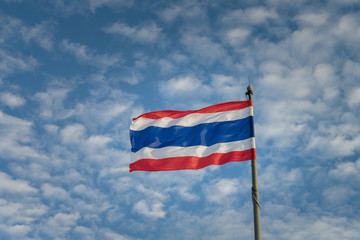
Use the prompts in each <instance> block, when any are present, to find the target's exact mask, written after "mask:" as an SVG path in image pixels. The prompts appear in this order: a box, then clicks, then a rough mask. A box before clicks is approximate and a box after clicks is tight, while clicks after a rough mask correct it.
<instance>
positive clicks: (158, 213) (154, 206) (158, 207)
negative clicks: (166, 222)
mask: <svg viewBox="0 0 360 240" xmlns="http://www.w3.org/2000/svg"><path fill="white" fill-rule="evenodd" d="M163 207H164V204H163V203H162V202H160V201H154V202H153V203H151V204H148V203H147V202H146V201H145V200H140V201H138V202H137V203H136V204H135V205H134V211H135V212H137V213H139V214H141V215H144V216H146V217H149V218H154V219H157V218H164V217H165V215H166V212H165V211H164V210H163Z"/></svg>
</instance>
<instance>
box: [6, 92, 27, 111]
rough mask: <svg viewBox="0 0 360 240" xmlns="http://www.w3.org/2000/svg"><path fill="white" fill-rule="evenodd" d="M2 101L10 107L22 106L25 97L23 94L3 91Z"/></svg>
mask: <svg viewBox="0 0 360 240" xmlns="http://www.w3.org/2000/svg"><path fill="white" fill-rule="evenodd" d="M0 99H1V101H2V102H3V103H4V104H5V105H7V106H9V107H10V108H16V107H20V106H22V105H24V104H25V99H24V98H22V97H21V96H17V95H14V94H12V93H9V92H3V93H1V94H0Z"/></svg>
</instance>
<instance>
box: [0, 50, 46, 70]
mask: <svg viewBox="0 0 360 240" xmlns="http://www.w3.org/2000/svg"><path fill="white" fill-rule="evenodd" d="M38 65H39V63H38V61H37V60H36V59H35V58H33V57H24V56H22V55H21V54H12V53H8V52H6V51H4V50H0V74H1V75H3V74H11V73H13V72H15V71H32V70H34V69H35V67H37V66H38ZM1 75H0V76H1Z"/></svg>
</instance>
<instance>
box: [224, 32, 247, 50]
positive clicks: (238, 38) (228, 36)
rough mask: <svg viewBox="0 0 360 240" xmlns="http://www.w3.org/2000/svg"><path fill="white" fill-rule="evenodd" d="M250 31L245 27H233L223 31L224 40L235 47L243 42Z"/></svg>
mask: <svg viewBox="0 0 360 240" xmlns="http://www.w3.org/2000/svg"><path fill="white" fill-rule="evenodd" d="M250 34H251V31H250V30H249V29H247V28H234V29H231V30H228V31H226V32H225V40H226V41H227V42H229V43H230V45H232V46H234V47H236V46H238V45H241V44H243V43H244V41H245V40H246V39H247V37H248V36H249V35H250Z"/></svg>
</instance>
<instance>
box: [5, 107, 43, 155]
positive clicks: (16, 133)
mask: <svg viewBox="0 0 360 240" xmlns="http://www.w3.org/2000/svg"><path fill="white" fill-rule="evenodd" d="M33 134H34V133H33V130H32V122H30V121H27V120H23V119H20V118H16V117H13V116H10V115H7V114H5V113H3V112H1V111H0V152H1V153H2V156H3V157H6V158H12V159H28V158H32V159H38V160H40V159H46V156H44V155H42V154H41V153H39V152H38V151H37V150H36V149H35V148H34V147H32V141H34V136H33ZM34 145H35V144H34Z"/></svg>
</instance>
